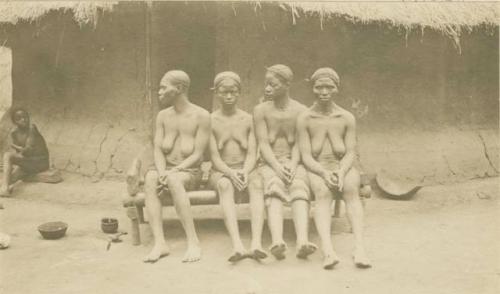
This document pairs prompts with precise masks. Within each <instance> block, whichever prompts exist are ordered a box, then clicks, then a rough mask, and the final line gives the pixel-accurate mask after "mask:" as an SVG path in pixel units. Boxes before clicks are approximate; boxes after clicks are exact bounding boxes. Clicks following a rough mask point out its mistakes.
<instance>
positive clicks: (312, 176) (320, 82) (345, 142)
mask: <svg viewBox="0 0 500 294" xmlns="http://www.w3.org/2000/svg"><path fill="white" fill-rule="evenodd" d="M292 77H293V73H292V71H291V69H290V68H288V67H287V66H284V65H274V66H272V67H270V68H268V69H267V72H266V85H265V89H264V92H265V99H264V100H263V101H261V103H259V104H258V105H257V106H256V107H255V109H254V116H253V117H252V116H251V115H250V114H248V113H247V112H245V111H243V110H241V109H239V108H238V107H237V101H238V98H239V96H240V94H241V79H240V77H239V76H238V75H237V74H236V73H234V72H222V73H219V74H218V75H217V76H216V77H215V80H214V95H215V97H216V100H217V101H218V102H219V103H220V108H219V109H218V110H216V111H214V112H213V113H212V114H211V115H210V117H209V116H208V112H206V110H203V109H202V108H200V107H198V106H196V105H194V104H192V103H190V102H189V100H188V98H187V94H188V89H189V83H190V80H189V77H188V76H187V74H186V73H184V72H182V71H170V72H167V73H166V74H165V76H164V77H163V79H162V81H161V84H160V92H159V96H160V100H162V99H163V100H169V102H170V103H171V105H172V106H171V107H169V108H167V109H165V110H162V111H161V112H160V113H159V114H158V116H157V123H156V131H155V133H156V135H155V142H154V148H153V149H154V152H153V153H154V163H152V164H151V166H147V167H146V169H147V170H146V171H145V174H146V175H145V180H144V181H145V192H146V193H145V194H146V209H147V211H148V216H149V221H150V225H151V227H152V229H153V235H154V241H155V244H154V246H153V249H152V251H151V252H150V254H149V255H147V256H146V257H145V259H144V261H146V262H155V261H157V260H158V259H159V258H160V257H162V256H165V255H168V254H169V252H170V251H169V248H168V246H167V244H166V242H165V239H164V233H163V227H162V215H161V203H160V201H159V198H158V193H159V192H160V191H161V190H162V189H167V190H168V191H169V192H170V194H171V196H172V198H173V200H174V205H175V207H176V210H177V213H178V214H179V217H180V219H181V222H182V224H183V227H184V230H185V232H186V236H187V241H188V244H187V245H188V248H187V251H186V254H185V257H184V259H183V261H185V262H193V261H197V260H199V259H200V257H201V248H200V245H199V240H198V237H197V234H196V231H195V227H194V222H193V217H192V215H191V210H190V205H189V199H187V196H186V189H196V188H195V186H196V181H197V175H198V174H199V170H198V169H199V164H200V162H201V159H202V156H203V151H204V150H205V148H206V147H208V146H209V149H210V154H211V161H212V164H213V169H214V170H213V171H212V173H211V176H210V184H211V186H212V188H213V189H215V190H216V191H217V193H218V195H219V198H220V205H221V206H222V209H223V212H224V219H225V224H226V228H227V230H228V233H229V235H230V237H231V240H232V243H233V254H232V255H231V257H230V258H229V261H231V262H237V261H239V260H241V259H243V258H246V257H251V258H254V259H256V260H260V259H263V258H266V257H267V254H266V253H265V251H264V250H263V249H262V239H261V235H262V230H263V224H264V218H265V209H264V198H266V203H267V207H268V209H267V212H268V221H269V228H270V231H271V236H272V245H271V248H270V250H271V253H272V254H273V255H274V256H275V257H276V258H277V259H278V260H280V259H283V258H284V257H285V251H286V248H287V246H286V245H285V242H284V241H283V215H282V206H283V204H284V203H285V204H291V205H292V212H293V220H294V223H295V229H296V236H297V257H298V258H304V259H305V258H307V256H308V255H310V254H312V253H314V252H315V250H316V245H314V244H312V243H310V242H309V241H308V227H309V224H308V219H309V218H308V213H309V201H310V200H311V199H312V198H313V197H314V198H315V201H316V202H315V217H314V219H315V224H316V228H317V231H318V234H319V236H320V240H321V249H322V251H323V255H324V262H323V267H324V268H325V269H332V268H333V267H334V266H335V265H336V264H337V263H338V262H339V259H338V257H337V255H336V253H335V251H334V250H333V245H332V240H331V204H332V200H333V198H334V196H336V195H338V196H341V197H342V199H343V200H344V201H345V202H346V211H347V216H348V218H349V220H350V223H351V225H352V229H353V233H354V238H355V249H354V253H353V258H354V262H355V264H356V266H358V267H360V268H368V267H370V266H371V263H370V261H369V259H368V258H367V256H366V254H365V249H364V242H363V207H362V204H361V201H360V197H359V186H360V177H359V172H358V171H357V170H356V168H355V167H353V162H354V160H355V156H356V154H355V152H356V151H355V145H356V126H355V118H354V116H353V115H352V114H351V113H349V112H348V111H347V110H345V109H343V108H341V107H340V106H338V105H337V104H336V103H335V98H336V95H337V94H338V90H339V84H340V79H339V76H338V74H337V73H336V72H335V71H334V70H333V69H331V68H320V69H318V70H317V71H316V72H314V74H313V75H312V77H311V79H310V80H311V83H312V91H313V93H314V95H315V97H316V101H315V102H314V104H313V105H312V106H311V107H310V108H309V109H307V108H306V107H305V106H303V105H302V104H300V103H298V102H297V101H295V100H293V99H291V98H290V96H289V92H288V91H289V87H290V83H291V81H292ZM11 118H12V122H13V123H14V124H15V126H16V127H15V129H14V130H13V131H12V132H11V134H10V138H11V140H12V143H11V145H10V147H11V148H12V151H8V152H6V153H5V154H4V175H3V182H2V186H1V188H0V195H1V196H8V195H10V193H11V190H12V187H11V186H10V184H12V183H14V182H15V181H17V180H18V179H21V178H22V177H23V176H26V175H31V174H34V173H39V172H42V171H44V170H47V169H48V168H49V154H48V149H47V146H46V143H45V140H44V139H43V137H42V136H41V134H40V133H39V131H38V129H37V128H36V126H35V125H34V124H32V123H31V122H30V118H29V115H28V113H27V112H26V111H25V110H23V109H14V110H13V111H12V117H11ZM254 129H255V131H254ZM258 149H259V150H260V151H258ZM259 155H260V157H261V158H260V159H258V157H259ZM257 162H259V163H258V164H257ZM256 166H257V167H256ZM242 192H246V193H248V196H249V198H250V207H251V221H252V222H251V225H252V242H251V250H250V251H249V252H248V251H247V250H246V249H245V246H244V245H243V243H242V241H241V238H240V234H239V229H238V222H237V216H236V209H235V200H238V198H239V197H242Z"/></svg>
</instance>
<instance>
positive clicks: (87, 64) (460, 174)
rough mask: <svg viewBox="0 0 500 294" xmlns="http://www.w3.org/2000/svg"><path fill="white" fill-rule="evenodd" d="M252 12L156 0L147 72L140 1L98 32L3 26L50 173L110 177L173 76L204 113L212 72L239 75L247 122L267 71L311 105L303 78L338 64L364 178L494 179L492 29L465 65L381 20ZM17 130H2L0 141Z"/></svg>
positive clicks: (473, 37)
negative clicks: (164, 79) (186, 82)
mask: <svg viewBox="0 0 500 294" xmlns="http://www.w3.org/2000/svg"><path fill="white" fill-rule="evenodd" d="M250 8H251V5H249V4H236V3H233V4H231V3H222V4H215V3H197V4H196V5H194V4H188V3H183V2H181V3H165V2H154V3H153V6H152V9H151V11H150V21H151V27H150V33H151V34H150V37H151V39H150V45H151V46H150V51H149V54H150V55H149V56H150V58H151V68H150V71H148V70H147V68H146V63H145V62H146V57H147V54H148V52H147V50H146V48H147V46H146V41H147V38H146V27H147V26H146V24H147V17H146V15H147V13H146V12H147V6H146V4H145V3H138V2H136V3H133V2H122V3H120V4H118V5H117V6H116V7H115V8H114V9H113V12H110V13H106V14H104V15H102V16H101V17H100V18H99V22H98V24H97V26H96V27H92V26H83V27H79V26H78V25H77V24H76V23H75V22H73V21H72V19H71V14H70V13H61V12H52V13H49V14H47V15H46V16H44V17H42V18H41V19H39V20H38V21H36V22H33V23H22V22H21V23H18V24H17V25H15V26H9V27H8V29H7V32H8V42H7V44H6V46H8V47H9V48H11V49H12V54H13V67H12V83H13V104H14V105H18V106H24V107H26V108H28V110H29V111H30V112H31V113H32V114H33V118H34V120H35V122H36V123H37V125H38V126H39V128H40V129H41V131H42V133H43V134H44V135H45V137H46V139H47V141H48V143H49V148H50V150H51V155H52V164H53V165H54V166H55V167H56V168H58V169H64V170H67V171H74V172H78V173H81V174H85V175H94V176H104V175H106V176H115V175H121V174H122V172H123V170H125V169H126V168H127V165H128V164H129V162H130V160H131V159H132V158H133V157H134V156H135V155H136V154H137V153H139V152H140V151H141V150H142V149H143V147H144V146H145V145H146V144H145V143H146V142H148V141H150V139H151V133H152V132H151V131H152V120H153V118H154V114H155V113H156V111H157V110H158V106H157V105H155V104H156V101H157V91H158V81H159V80H160V78H161V76H162V75H163V73H164V72H165V71H166V70H169V69H174V68H177V69H183V70H185V71H186V72H188V73H189V74H190V76H191V79H192V87H191V93H190V94H191V95H190V96H191V99H192V100H193V102H195V103H197V104H199V105H201V106H203V107H205V108H207V109H209V108H211V107H212V105H211V104H212V99H211V98H212V94H211V92H210V90H209V88H210V87H211V84H212V79H213V76H214V74H215V73H216V72H219V71H223V70H234V71H236V72H238V73H239V74H240V75H241V77H242V79H243V97H242V99H241V101H240V104H241V106H242V107H243V109H245V110H247V111H250V112H251V111H252V108H253V107H254V106H255V104H256V103H257V101H258V99H259V97H260V96H261V95H262V89H263V75H264V71H265V70H264V68H265V66H269V65H272V64H275V63H284V64H288V65H289V66H290V67H291V68H292V69H293V70H294V73H295V82H294V83H293V86H292V95H293V97H295V98H296V99H297V100H299V101H301V102H303V103H304V104H306V105H310V104H311V103H312V102H313V97H312V95H311V91H310V86H309V85H308V83H307V82H306V81H305V80H304V79H305V78H307V77H309V76H310V75H311V73H312V72H313V71H314V70H315V69H316V68H318V67H322V66H331V67H334V68H335V69H336V70H337V71H338V72H339V74H340V76H341V93H342V94H341V95H340V97H339V99H338V103H339V104H340V105H341V106H342V107H344V108H346V109H348V110H349V111H352V112H353V113H354V114H355V115H356V116H357V122H358V149H359V154H360V163H361V166H362V167H363V169H364V170H365V171H366V172H368V173H372V172H376V171H377V170H378V169H380V168H385V169H388V170H392V171H394V172H396V173H399V174H401V175H405V176H407V177H409V178H413V179H418V180H422V179H423V181H424V182H427V183H435V182H446V181H455V180H463V179H469V178H474V177H482V176H488V175H489V176H491V175H498V168H499V167H498V151H499V146H498V142H499V140H498V116H499V111H498V109H499V101H498V97H499V90H498V80H499V75H498V67H497V65H498V30H496V31H495V32H494V33H493V35H488V34H486V33H485V31H484V30H482V28H478V29H476V30H475V31H473V32H472V33H466V34H464V35H463V36H462V37H461V49H462V54H461V55H460V54H458V51H457V50H456V48H455V47H454V45H453V43H452V41H451V40H450V39H449V38H447V37H444V36H442V35H441V34H439V33H437V32H433V31H430V30H425V32H424V33H425V34H424V35H423V36H422V32H421V31H420V30H419V31H418V32H410V34H409V35H408V36H407V38H405V32H404V31H398V30H397V29H388V27H387V25H386V24H370V25H363V24H353V23H351V22H347V21H345V20H342V19H339V18H332V19H330V20H327V21H325V22H324V23H323V28H324V29H323V30H321V24H320V20H319V18H317V17H315V18H309V17H302V18H298V19H296V21H297V24H296V25H293V24H292V19H291V15H290V14H289V13H286V12H284V11H283V10H281V9H280V8H279V7H277V6H275V5H269V4H263V9H256V10H254V9H250ZM3 31H5V30H3ZM148 77H149V81H150V83H151V85H152V88H151V93H152V95H151V100H148V99H147V98H148V89H147V81H148ZM149 101H151V103H150V102H149ZM9 123H10V122H9V121H8V119H6V118H5V117H4V119H3V120H2V122H1V123H0V140H2V142H5V140H4V139H5V134H6V130H7V129H8V127H9V126H10V125H9ZM2 142H0V143H2ZM0 145H1V144H0Z"/></svg>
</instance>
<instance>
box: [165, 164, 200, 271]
mask: <svg viewBox="0 0 500 294" xmlns="http://www.w3.org/2000/svg"><path fill="white" fill-rule="evenodd" d="M190 180H191V175H190V174H189V173H186V172H176V173H172V174H171V175H169V176H168V178H167V185H168V189H169V191H170V194H171V196H172V199H173V201H174V206H175V210H176V212H177V215H178V216H179V218H180V220H181V223H182V226H183V227H184V231H185V232H186V237H187V246H188V248H187V250H186V254H185V255H184V258H183V259H182V261H183V262H194V261H198V260H200V258H201V247H200V241H199V239H198V235H196V229H195V226H194V220H193V215H192V213H191V204H190V203H189V199H188V196H187V193H186V188H185V185H187V183H189V181H190Z"/></svg>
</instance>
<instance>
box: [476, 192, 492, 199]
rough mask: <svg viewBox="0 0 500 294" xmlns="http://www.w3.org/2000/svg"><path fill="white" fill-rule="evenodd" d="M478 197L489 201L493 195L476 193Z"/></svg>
mask: <svg viewBox="0 0 500 294" xmlns="http://www.w3.org/2000/svg"><path fill="white" fill-rule="evenodd" d="M476 196H477V198H479V199H482V200H489V199H491V195H490V194H488V193H485V192H482V191H477V192H476Z"/></svg>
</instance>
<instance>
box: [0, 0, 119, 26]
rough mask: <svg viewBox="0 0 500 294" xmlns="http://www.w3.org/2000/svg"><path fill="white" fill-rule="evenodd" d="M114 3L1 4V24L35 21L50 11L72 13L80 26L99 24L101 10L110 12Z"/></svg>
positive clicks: (47, 2)
mask: <svg viewBox="0 0 500 294" xmlns="http://www.w3.org/2000/svg"><path fill="white" fill-rule="evenodd" d="M113 4H114V2H109V1H108V2H89V1H36V2H35V1H23V2H20V1H5V2H0V23H12V24H16V23H17V22H18V21H19V20H27V21H34V20H36V19H37V18H39V17H41V16H42V15H44V14H46V13H47V12H49V11H50V10H63V11H72V12H73V17H74V19H75V21H76V22H78V23H79V24H80V25H83V24H88V23H93V24H95V23H96V22H97V15H98V11H99V10H110V9H111V8H112V6H113Z"/></svg>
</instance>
